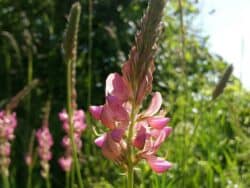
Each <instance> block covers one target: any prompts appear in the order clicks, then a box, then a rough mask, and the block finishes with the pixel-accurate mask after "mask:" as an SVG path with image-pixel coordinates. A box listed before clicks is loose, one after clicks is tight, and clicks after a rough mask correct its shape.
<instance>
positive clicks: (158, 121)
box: [147, 117, 170, 129]
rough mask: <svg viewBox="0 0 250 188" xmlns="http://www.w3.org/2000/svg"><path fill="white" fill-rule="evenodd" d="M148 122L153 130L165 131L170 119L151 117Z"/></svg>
mask: <svg viewBox="0 0 250 188" xmlns="http://www.w3.org/2000/svg"><path fill="white" fill-rule="evenodd" d="M147 121H148V124H149V125H150V126H151V127H152V128H155V129H163V128H164V127H165V126H166V125H167V124H168V122H169V121H170V119H169V118H165V117H150V118H148V119H147Z"/></svg>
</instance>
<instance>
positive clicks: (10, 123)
mask: <svg viewBox="0 0 250 188" xmlns="http://www.w3.org/2000/svg"><path fill="white" fill-rule="evenodd" d="M16 126H17V120H16V113H12V114H11V113H7V112H6V111H0V140H1V143H0V161H4V162H3V163H1V164H0V168H1V173H3V174H4V175H6V176H8V175H9V171H8V167H9V164H10V153H11V144H10V143H11V141H12V140H13V139H14V138H15V135H14V131H15V129H16Z"/></svg>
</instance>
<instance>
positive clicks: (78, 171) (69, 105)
mask: <svg viewBox="0 0 250 188" xmlns="http://www.w3.org/2000/svg"><path fill="white" fill-rule="evenodd" d="M71 63H73V62H68V63H67V108H68V114H69V127H70V134H69V136H70V143H71V147H72V151H73V159H74V160H73V161H74V164H75V169H76V174H77V179H78V182H79V184H80V188H83V181H82V177H81V169H80V165H79V161H78V158H77V150H76V144H75V140H74V127H73V126H74V125H73V109H72V100H71V96H72V70H71V68H72V64H71ZM73 184H74V182H73Z"/></svg>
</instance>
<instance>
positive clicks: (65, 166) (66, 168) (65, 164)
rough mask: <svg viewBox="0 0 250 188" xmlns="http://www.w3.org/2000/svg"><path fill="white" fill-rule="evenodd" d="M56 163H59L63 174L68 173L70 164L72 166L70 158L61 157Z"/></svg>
mask: <svg viewBox="0 0 250 188" xmlns="http://www.w3.org/2000/svg"><path fill="white" fill-rule="evenodd" d="M58 162H59V164H60V166H61V168H62V170H64V171H65V172H68V171H70V168H71V164H72V158H71V157H61V158H60V159H59V161H58Z"/></svg>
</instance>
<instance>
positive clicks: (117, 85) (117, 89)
mask: <svg viewBox="0 0 250 188" xmlns="http://www.w3.org/2000/svg"><path fill="white" fill-rule="evenodd" d="M105 93H106V96H108V95H113V96H115V97H117V98H118V99H119V100H121V101H123V102H124V101H126V100H127V99H128V89H127V87H126V85H125V83H124V81H123V78H122V76H120V75H119V74H118V73H112V74H109V76H108V77H107V80H106V91H105Z"/></svg>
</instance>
